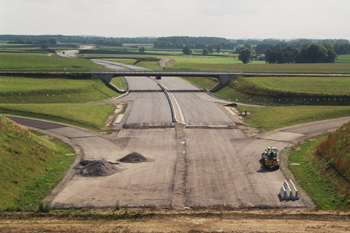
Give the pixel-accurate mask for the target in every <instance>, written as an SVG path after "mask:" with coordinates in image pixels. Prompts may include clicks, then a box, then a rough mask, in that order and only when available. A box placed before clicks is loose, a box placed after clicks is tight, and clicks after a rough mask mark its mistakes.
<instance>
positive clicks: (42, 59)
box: [0, 53, 101, 71]
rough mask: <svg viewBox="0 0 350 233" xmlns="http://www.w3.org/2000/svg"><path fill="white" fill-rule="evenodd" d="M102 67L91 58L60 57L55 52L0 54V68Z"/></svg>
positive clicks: (76, 68) (63, 68) (64, 68)
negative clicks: (90, 59)
mask: <svg viewBox="0 0 350 233" xmlns="http://www.w3.org/2000/svg"><path fill="white" fill-rule="evenodd" d="M100 68H101V67H100V66H99V65H97V64H95V63H93V62H91V61H89V60H85V59H79V58H69V62H68V61H67V58H63V57H59V56H57V55H55V54H53V55H51V56H48V54H42V53H38V54H33V53H3V54H1V56H0V69H5V70H12V69H20V70H21V69H23V70H27V69H33V70H38V69H39V70H72V71H77V70H91V69H100Z"/></svg>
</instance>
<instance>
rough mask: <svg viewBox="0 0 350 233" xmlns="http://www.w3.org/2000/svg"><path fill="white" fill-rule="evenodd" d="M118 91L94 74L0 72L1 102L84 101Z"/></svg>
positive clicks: (110, 94) (100, 98)
mask: <svg viewBox="0 0 350 233" xmlns="http://www.w3.org/2000/svg"><path fill="white" fill-rule="evenodd" d="M118 95H119V94H118V93H116V92H114V91H113V90H111V89H109V88H108V87H107V86H106V85H105V84H104V83H103V82H102V81H101V80H100V79H98V78H86V79H72V77H69V76H67V78H55V77H52V76H47V77H45V76H44V77H41V78H29V77H7V76H3V77H1V76H0V102H2V103H84V102H93V101H101V100H104V99H107V98H110V97H117V96H118Z"/></svg>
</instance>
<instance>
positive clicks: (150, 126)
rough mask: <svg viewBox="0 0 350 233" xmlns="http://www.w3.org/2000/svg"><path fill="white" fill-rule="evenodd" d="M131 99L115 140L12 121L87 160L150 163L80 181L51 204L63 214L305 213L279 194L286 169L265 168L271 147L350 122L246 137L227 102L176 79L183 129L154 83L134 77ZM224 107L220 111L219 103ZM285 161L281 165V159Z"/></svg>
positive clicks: (305, 203)
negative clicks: (72, 146)
mask: <svg viewBox="0 0 350 233" xmlns="http://www.w3.org/2000/svg"><path fill="white" fill-rule="evenodd" d="M127 80H128V82H129V85H130V93H129V95H127V96H125V97H124V98H121V99H118V100H115V102H127V103H129V105H128V107H129V109H128V110H127V113H128V114H126V115H125V124H124V127H123V128H122V129H121V130H119V131H118V133H116V134H112V135H111V136H106V135H101V134H98V133H95V132H90V131H87V130H84V129H79V128H76V127H72V126H67V125H61V124H56V123H52V125H50V124H51V123H48V122H44V123H42V124H41V123H38V121H31V120H26V121H24V120H21V118H12V119H14V120H15V121H18V122H19V123H22V124H24V125H29V126H30V125H32V126H34V127H37V128H42V129H44V130H47V131H50V132H53V133H56V134H59V135H63V136H65V137H67V138H69V139H70V140H72V141H73V142H74V143H76V144H77V145H78V146H80V147H81V149H82V151H83V152H84V159H86V160H98V159H106V160H108V161H110V162H113V163H117V162H118V160H119V159H121V158H122V157H124V156H126V155H128V154H129V153H131V152H138V153H140V154H142V155H143V156H145V157H146V158H148V161H147V162H142V163H119V164H117V165H115V166H116V167H117V168H118V172H117V173H115V174H114V175H111V176H104V177H102V176H101V177H84V176H81V175H79V174H78V173H79V168H76V175H74V176H73V178H72V179H71V180H70V181H69V182H67V183H66V184H65V185H64V186H63V188H62V189H61V190H59V192H58V194H57V195H55V196H54V197H52V198H51V199H52V202H51V204H52V205H53V206H55V207H58V208H70V207H71V206H72V205H73V206H75V207H113V206H115V204H116V202H119V204H120V205H122V206H123V205H127V206H128V207H143V206H152V205H155V206H157V207H160V208H167V207H168V206H169V205H172V206H174V207H177V208H183V207H186V206H189V207H198V206H202V207H213V206H217V205H226V206H231V207H237V208H244V207H278V208H307V207H310V205H309V203H310V199H309V197H308V196H307V195H301V198H300V200H297V201H282V200H280V199H279V197H278V194H279V191H280V187H281V185H282V184H283V181H284V180H285V179H286V178H287V177H286V176H285V174H284V172H283V169H286V168H281V169H279V170H276V169H271V170H265V169H264V168H262V166H261V164H260V162H259V160H260V157H261V152H262V151H263V150H264V149H265V148H266V147H267V146H276V147H278V148H279V149H280V150H282V149H284V148H286V147H289V146H290V145H291V144H292V143H294V142H296V141H297V140H298V139H301V138H304V137H307V136H309V135H312V134H315V133H320V132H327V131H331V130H334V129H336V128H337V127H339V126H341V125H342V124H344V123H346V122H348V121H350V117H347V118H341V119H336V120H330V121H322V122H316V123H310V124H304V125H302V126H294V127H287V128H283V129H280V130H274V131H271V132H267V133H264V134H261V135H247V134H246V133H245V132H246V131H244V130H242V129H240V128H239V127H238V126H237V125H236V124H235V123H236V122H237V119H238V118H237V117H236V116H232V115H231V113H229V112H228V111H226V110H225V108H223V107H222V104H224V103H225V102H223V101H220V100H218V99H215V98H212V97H210V96H208V95H207V94H206V93H203V92H200V91H199V89H197V88H196V87H194V86H192V85H191V84H189V83H187V82H186V81H184V80H182V79H179V78H176V77H164V78H162V79H161V80H160V82H161V83H162V84H163V85H164V86H166V87H167V88H168V89H169V90H170V92H171V93H172V94H173V96H174V97H175V99H176V100H177V102H178V108H179V109H180V111H181V112H182V114H183V118H184V122H182V124H181V123H175V124H174V123H173V122H172V119H171V114H170V108H169V104H168V102H167V99H166V98H165V95H164V93H162V92H161V91H160V88H159V87H158V85H157V82H159V80H156V79H154V78H152V77H151V78H149V77H128V78H127ZM220 102H221V103H220ZM281 159H282V160H283V158H281Z"/></svg>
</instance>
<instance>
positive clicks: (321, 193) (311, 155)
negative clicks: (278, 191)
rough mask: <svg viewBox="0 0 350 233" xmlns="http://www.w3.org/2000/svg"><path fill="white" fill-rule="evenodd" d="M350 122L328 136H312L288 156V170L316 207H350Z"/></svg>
mask: <svg viewBox="0 0 350 233" xmlns="http://www.w3.org/2000/svg"><path fill="white" fill-rule="evenodd" d="M349 134H350V123H347V124H345V125H343V126H342V127H340V128H339V129H338V130H337V131H335V132H333V133H330V134H328V135H320V136H317V137H314V138H311V139H309V140H307V141H305V142H304V143H302V144H301V145H298V146H296V147H295V148H294V149H293V150H292V151H291V153H290V155H289V169H290V170H291V171H292V172H293V174H294V176H295V180H296V183H297V184H298V185H300V186H301V187H303V188H304V189H305V190H306V191H307V192H308V194H309V195H310V196H311V198H312V199H313V200H314V201H315V203H316V205H317V208H318V209H327V210H329V209H330V210H349V209H350V191H349V190H350V166H349V165H350V156H349Z"/></svg>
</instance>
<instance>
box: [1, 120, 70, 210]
mask: <svg viewBox="0 0 350 233" xmlns="http://www.w3.org/2000/svg"><path fill="white" fill-rule="evenodd" d="M0 132H1V133H0V164H1V166H0V196H1V198H0V210H3V209H7V210H12V209H13V210H20V209H36V206H37V204H38V203H39V202H40V201H41V200H42V199H43V198H44V197H45V195H47V194H48V193H49V192H50V191H51V189H53V188H54V187H55V185H56V184H57V183H58V182H59V181H60V180H61V179H62V177H63V175H64V173H65V171H66V170H67V169H68V167H69V165H70V164H71V163H72V162H73V161H74V159H75V156H67V154H68V155H69V154H72V149H71V148H70V147H68V146H67V145H65V144H63V143H61V142H58V141H57V140H54V139H49V140H46V139H44V138H43V137H41V136H39V135H37V134H34V133H31V132H30V131H29V130H28V129H26V128H25V127H23V126H21V125H18V124H16V123H15V122H13V121H11V120H9V119H8V118H6V117H3V116H0Z"/></svg>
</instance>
